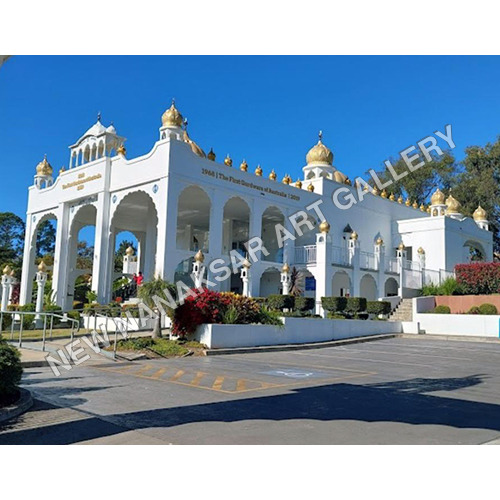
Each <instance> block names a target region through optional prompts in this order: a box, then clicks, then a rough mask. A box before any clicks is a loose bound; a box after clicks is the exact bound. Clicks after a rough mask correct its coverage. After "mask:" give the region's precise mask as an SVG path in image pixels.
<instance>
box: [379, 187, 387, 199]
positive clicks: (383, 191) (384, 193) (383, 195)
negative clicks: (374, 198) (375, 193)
mask: <svg viewBox="0 0 500 500" xmlns="http://www.w3.org/2000/svg"><path fill="white" fill-rule="evenodd" d="M380 196H381V197H382V198H387V191H386V190H385V189H383V190H382V192H381V193H380Z"/></svg>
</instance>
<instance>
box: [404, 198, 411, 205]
mask: <svg viewBox="0 0 500 500" xmlns="http://www.w3.org/2000/svg"><path fill="white" fill-rule="evenodd" d="M405 205H406V206H407V207H409V206H410V205H411V200H410V198H407V199H406V201H405Z"/></svg>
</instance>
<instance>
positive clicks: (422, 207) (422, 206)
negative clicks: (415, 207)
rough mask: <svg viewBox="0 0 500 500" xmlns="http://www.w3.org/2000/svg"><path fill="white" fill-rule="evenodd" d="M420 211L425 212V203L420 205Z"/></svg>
mask: <svg viewBox="0 0 500 500" xmlns="http://www.w3.org/2000/svg"><path fill="white" fill-rule="evenodd" d="M420 211H421V212H425V205H424V204H423V203H422V204H421V205H420Z"/></svg>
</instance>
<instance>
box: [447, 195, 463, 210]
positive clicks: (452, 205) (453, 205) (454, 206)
mask: <svg viewBox="0 0 500 500" xmlns="http://www.w3.org/2000/svg"><path fill="white" fill-rule="evenodd" d="M461 208H462V205H460V202H459V201H458V200H456V199H455V198H453V196H452V195H451V194H450V196H448V198H447V199H446V213H447V214H459V213H460V209H461Z"/></svg>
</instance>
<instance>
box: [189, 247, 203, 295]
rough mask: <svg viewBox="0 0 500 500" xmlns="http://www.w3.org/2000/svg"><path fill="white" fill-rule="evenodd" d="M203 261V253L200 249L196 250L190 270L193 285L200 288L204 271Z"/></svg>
mask: <svg viewBox="0 0 500 500" xmlns="http://www.w3.org/2000/svg"><path fill="white" fill-rule="evenodd" d="M204 261H205V256H204V255H203V252H202V251H201V250H198V252H196V255H195V256H194V262H193V272H192V276H193V281H194V286H195V287H196V288H201V287H202V285H203V274H204V273H205V266H204V265H203V262H204Z"/></svg>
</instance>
